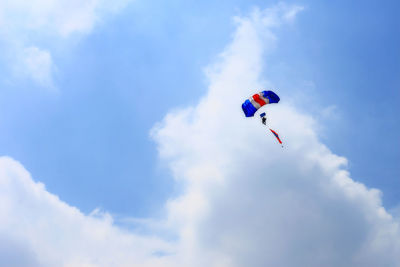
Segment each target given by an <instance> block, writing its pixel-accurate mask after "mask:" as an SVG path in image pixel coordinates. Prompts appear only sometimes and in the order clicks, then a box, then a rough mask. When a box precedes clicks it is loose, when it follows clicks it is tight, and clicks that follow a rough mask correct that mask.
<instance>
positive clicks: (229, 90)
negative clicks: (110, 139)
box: [0, 5, 400, 267]
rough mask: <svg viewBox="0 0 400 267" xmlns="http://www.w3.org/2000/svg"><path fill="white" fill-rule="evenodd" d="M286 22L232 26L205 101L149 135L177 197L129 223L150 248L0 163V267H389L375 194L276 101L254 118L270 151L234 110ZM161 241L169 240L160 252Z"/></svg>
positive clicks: (286, 104)
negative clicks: (150, 216) (142, 230)
mask: <svg viewBox="0 0 400 267" xmlns="http://www.w3.org/2000/svg"><path fill="white" fill-rule="evenodd" d="M294 10H300V8H298V7H291V6H285V5H278V6H275V7H273V8H271V9H267V10H263V11H260V10H256V11H254V13H252V14H251V15H250V16H249V17H244V18H237V19H236V21H237V30H236V32H235V34H234V36H233V41H232V43H231V44H230V45H229V46H227V47H226V49H225V50H224V52H223V53H222V54H221V56H220V60H219V62H217V63H216V64H215V65H213V66H211V67H210V68H208V75H209V78H210V85H209V90H208V92H207V95H206V96H204V97H203V98H202V99H201V101H200V102H199V104H198V105H197V106H194V107H190V108H187V109H184V110H175V111H173V112H171V113H169V114H168V115H167V116H166V117H165V119H164V121H163V122H162V123H160V124H159V125H158V126H157V127H155V128H154V130H153V132H152V135H153V137H154V138H155V140H156V141H157V143H158V147H159V152H160V156H161V157H162V159H163V160H165V161H166V162H167V163H168V164H169V166H170V168H171V170H172V172H173V175H174V177H175V179H176V180H177V182H179V183H182V184H184V188H185V189H184V191H183V192H182V194H181V195H180V196H179V197H178V198H176V199H171V200H170V201H169V202H168V203H167V206H166V208H167V214H168V215H167V217H166V219H165V221H159V222H153V221H152V220H142V221H140V220H139V221H135V220H133V221H135V222H138V223H143V225H144V227H148V229H149V230H150V231H151V230H153V229H152V228H153V227H156V228H157V231H154V232H153V233H154V237H151V236H140V235H138V234H135V233H132V232H128V231H127V230H123V229H121V228H119V227H117V226H115V225H114V224H113V219H112V217H111V216H110V215H108V214H103V213H99V212H98V211H95V212H94V213H93V214H91V215H84V214H82V213H81V212H80V211H79V210H78V209H76V208H74V207H71V206H69V205H67V204H66V203H64V202H62V201H60V200H59V199H58V198H57V197H56V196H55V195H53V194H51V193H49V192H47V191H46V190H45V188H44V185H43V184H40V183H36V182H34V181H33V180H32V178H31V177H30V175H29V174H28V173H27V171H26V170H25V169H24V168H23V167H22V166H21V165H20V164H19V163H17V162H15V161H14V160H12V159H9V158H5V157H3V158H0V221H1V223H0V237H1V240H0V244H2V245H0V265H7V266H12V264H14V266H18V265H22V266H24V265H29V266H149V267H152V266H178V267H179V266H193V267H196V266H201V267H203V266H212V267H213V266H215V267H217V266H218V267H221V266H229V267H235V266H255V267H257V266H274V267H283V266H285V267H290V266H296V267H297V266H309V267H312V266H326V267H329V266H335V267H336V266H342V267H347V266H352V267H354V266H356V267H357V266H360V267H361V266H362V267H368V266H390V267H391V266H400V256H399V255H400V233H399V224H398V222H396V221H395V220H394V219H393V218H392V217H391V215H390V214H388V213H387V212H386V211H385V209H384V208H383V207H382V203H381V196H380V194H381V193H380V192H379V191H378V190H376V189H368V188H366V187H365V186H364V185H362V184H360V183H357V182H355V181H353V180H352V179H351V178H350V177H349V173H348V172H347V171H346V169H345V166H346V159H345V158H343V157H339V156H337V155H334V154H333V153H332V152H331V151H329V149H328V148H327V147H326V146H324V145H323V144H321V142H320V141H319V140H318V137H317V135H316V131H315V127H316V122H315V120H314V119H313V118H312V117H311V116H310V115H307V114H302V113H301V112H299V111H298V110H297V109H296V107H294V106H293V105H292V104H291V103H293V102H294V101H289V100H287V99H282V101H281V103H279V104H278V105H270V106H268V107H267V108H266V110H267V112H268V116H269V120H270V123H271V125H272V126H273V128H274V129H276V130H278V131H279V133H280V134H281V136H282V139H283V141H284V142H285V148H284V149H282V148H281V147H280V146H279V145H278V144H277V143H276V140H275V139H274V138H273V137H272V136H271V135H270V133H268V131H267V129H265V128H263V127H262V125H261V124H260V122H259V121H258V120H257V118H254V119H245V118H244V116H243V114H242V111H241V109H240V104H241V103H242V101H243V99H244V98H246V97H248V96H249V95H251V94H252V93H253V92H254V91H258V90H260V89H261V88H265V86H266V85H268V84H271V82H269V81H266V80H264V79H263V78H262V77H260V73H261V71H262V68H263V64H262V63H263V60H262V58H263V55H264V54H265V53H266V52H271V51H272V50H271V49H273V47H274V46H276V42H277V36H276V35H275V34H274V30H275V28H276V27H278V26H279V25H281V24H282V23H286V22H289V23H290V22H291V21H292V20H293V18H294V14H293V12H294ZM289 14H291V15H289ZM287 16H289V17H290V18H291V19H290V21H288V20H287V19H286V18H287ZM285 90H290V89H284V88H279V90H277V91H278V92H283V91H285ZM127 221H130V220H129V219H128V220H127ZM161 230H163V231H167V232H169V233H171V234H176V236H177V239H176V240H175V241H168V242H166V241H162V240H161V239H160V238H157V235H158V234H157V233H159V231H161ZM160 236H161V235H160ZM26 263H29V264H26Z"/></svg>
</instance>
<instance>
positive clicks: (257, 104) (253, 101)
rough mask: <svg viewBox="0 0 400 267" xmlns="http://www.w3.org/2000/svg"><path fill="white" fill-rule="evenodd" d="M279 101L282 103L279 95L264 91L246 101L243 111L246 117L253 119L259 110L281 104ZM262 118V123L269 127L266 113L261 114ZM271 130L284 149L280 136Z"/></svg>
mask: <svg viewBox="0 0 400 267" xmlns="http://www.w3.org/2000/svg"><path fill="white" fill-rule="evenodd" d="M279 101H280V98H279V96H278V95H277V94H275V93H274V92H272V91H262V92H260V93H258V94H254V95H253V96H252V97H250V98H249V99H246V101H244V103H243V104H242V110H243V112H244V114H245V115H246V117H253V116H254V114H255V113H256V112H257V110H258V109H259V108H261V107H262V106H264V105H267V104H273V103H279ZM260 117H261V123H262V124H264V125H265V126H267V127H268V125H267V116H266V114H265V112H263V113H261V114H260ZM268 128H269V127H268ZM269 130H270V131H271V133H272V134H273V135H274V136H275V137H276V139H277V140H278V142H279V144H281V146H282V147H283V144H282V141H281V139H280V138H279V135H278V134H277V133H276V132H275V131H274V130H272V129H271V128H269Z"/></svg>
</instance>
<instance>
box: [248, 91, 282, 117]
mask: <svg viewBox="0 0 400 267" xmlns="http://www.w3.org/2000/svg"><path fill="white" fill-rule="evenodd" d="M279 100H281V99H280V98H279V96H278V95H277V94H275V93H274V92H272V91H262V92H260V93H258V94H254V95H253V96H252V97H250V98H249V99H247V100H246V101H244V103H243V104H242V109H243V112H244V114H245V115H246V117H253V116H254V113H256V112H257V110H258V109H259V108H261V107H262V106H264V105H266V104H272V103H278V102H279Z"/></svg>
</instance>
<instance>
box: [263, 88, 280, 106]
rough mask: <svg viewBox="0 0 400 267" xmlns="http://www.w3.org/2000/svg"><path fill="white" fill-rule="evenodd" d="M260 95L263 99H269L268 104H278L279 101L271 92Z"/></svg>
mask: <svg viewBox="0 0 400 267" xmlns="http://www.w3.org/2000/svg"><path fill="white" fill-rule="evenodd" d="M262 93H263V95H264V97H266V98H268V99H269V104H272V103H278V102H279V100H281V99H280V98H279V96H278V95H277V94H275V93H274V92H272V91H263V92H262Z"/></svg>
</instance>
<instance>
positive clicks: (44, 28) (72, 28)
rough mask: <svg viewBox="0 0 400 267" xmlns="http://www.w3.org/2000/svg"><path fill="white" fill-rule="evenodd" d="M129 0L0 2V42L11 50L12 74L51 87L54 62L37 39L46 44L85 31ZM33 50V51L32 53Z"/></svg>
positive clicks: (49, 53)
mask: <svg viewBox="0 0 400 267" xmlns="http://www.w3.org/2000/svg"><path fill="white" fill-rule="evenodd" d="M129 1H130V0H117V1H105V0H83V1H82V0H31V1H23V0H6V1H1V2H0V34H1V36H2V37H1V39H0V41H2V42H4V43H6V44H7V45H8V47H9V49H10V52H9V54H10V55H9V57H8V58H9V61H10V62H11V63H9V64H10V65H12V66H14V71H15V73H14V74H15V75H16V76H21V77H28V78H32V80H33V81H34V82H37V83H38V84H39V85H41V86H44V87H53V83H52V79H53V78H52V69H54V62H52V61H51V50H50V49H49V48H43V47H40V45H39V44H38V43H37V42H38V41H40V43H46V40H47V43H48V40H51V39H60V40H65V39H66V38H70V37H71V36H73V35H83V34H88V33H90V32H91V31H92V30H93V28H94V26H95V25H96V24H97V23H99V22H100V21H101V20H102V19H103V18H104V17H106V16H107V15H109V14H114V13H115V12H117V11H119V10H120V9H122V8H123V7H124V6H125V5H126V4H127V3H128V2H129ZM32 49H36V51H33V50H32ZM32 52H35V53H34V55H32ZM13 55H16V56H13ZM21 56H25V58H22V59H21ZM32 57H33V58H32ZM38 58H40V60H39V62H38V63H40V65H38V66H37V67H32V66H31V62H32V61H35V62H36V61H37V60H38ZM43 59H45V60H44V61H43ZM49 62H50V63H51V64H50V65H51V66H49ZM38 76H40V77H38ZM43 80H46V81H45V82H44V81H43Z"/></svg>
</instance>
